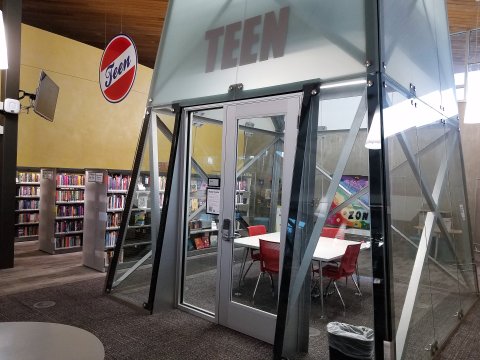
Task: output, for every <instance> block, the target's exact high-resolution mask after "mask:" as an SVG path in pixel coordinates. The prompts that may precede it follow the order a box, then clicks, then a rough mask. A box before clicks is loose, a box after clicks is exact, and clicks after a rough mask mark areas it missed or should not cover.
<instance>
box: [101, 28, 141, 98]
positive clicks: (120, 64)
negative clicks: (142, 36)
mask: <svg viewBox="0 0 480 360" xmlns="http://www.w3.org/2000/svg"><path fill="white" fill-rule="evenodd" d="M137 65H138V56H137V48H136V46H135V44H134V42H133V40H132V39H131V38H130V37H129V36H128V35H125V34H120V35H117V36H115V37H114V38H113V39H112V40H110V42H109V43H108V45H107V47H106V48H105V50H104V52H103V55H102V59H101V61H100V69H99V81H100V90H101V91H102V95H103V97H104V98H105V99H106V100H107V101H109V102H111V103H118V102H120V101H122V100H123V99H125V98H126V97H127V95H128V93H129V92H130V90H131V89H132V86H133V82H134V81H135V75H136V73H137Z"/></svg>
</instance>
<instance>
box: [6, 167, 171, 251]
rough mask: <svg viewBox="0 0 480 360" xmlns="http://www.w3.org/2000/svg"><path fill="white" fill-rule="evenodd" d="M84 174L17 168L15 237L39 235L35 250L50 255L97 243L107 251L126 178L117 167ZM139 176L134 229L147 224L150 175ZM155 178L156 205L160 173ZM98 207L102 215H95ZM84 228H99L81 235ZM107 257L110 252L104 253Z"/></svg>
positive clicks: (122, 203)
mask: <svg viewBox="0 0 480 360" xmlns="http://www.w3.org/2000/svg"><path fill="white" fill-rule="evenodd" d="M90 173H92V171H90ZM88 174H89V171H88V170H87V171H86V172H84V171H82V170H74V169H66V170H62V169H19V170H18V171H17V177H16V183H17V194H18V196H17V199H16V209H15V214H16V225H15V228H16V239H15V240H16V241H25V240H36V239H38V240H39V247H40V250H43V251H45V252H48V253H50V254H56V253H64V252H69V251H81V250H82V247H84V245H85V242H93V243H96V244H97V246H96V247H97V248H98V243H101V247H103V248H104V251H105V252H109V251H112V249H113V247H114V246H115V243H116V241H117V239H118V237H119V230H120V225H121V221H122V215H123V210H124V207H125V203H126V197H127V192H128V187H129V184H130V181H131V177H130V174H129V172H127V171H116V170H115V171H109V170H103V171H100V170H98V171H95V172H94V174H96V175H97V177H96V178H93V177H91V176H88ZM100 174H101V176H98V175H100ZM139 180H140V181H139V182H141V185H139V186H140V187H141V189H142V190H141V191H139V193H138V194H135V195H136V197H135V199H134V202H133V206H132V208H133V209H132V215H131V217H130V222H129V225H128V226H129V227H130V226H131V227H132V228H135V229H139V228H142V227H148V226H150V225H149V223H150V214H149V206H150V200H149V190H148V186H149V177H148V175H142V176H141V177H139ZM159 180H160V185H161V188H160V194H159V200H160V204H161V203H162V202H163V192H164V186H165V177H164V176H160V177H159ZM92 209H97V210H92ZM98 209H100V212H103V214H104V215H100V216H99V214H95V213H94V212H95V211H98ZM89 211H90V213H89ZM97 222H100V223H102V224H101V226H99V225H98V223H97ZM89 228H95V229H97V228H100V229H101V230H102V231H100V233H95V234H94V235H93V236H88V237H86V236H85V234H86V232H88V229H89ZM109 257H111V254H108V256H107V255H105V258H106V259H107V258H109Z"/></svg>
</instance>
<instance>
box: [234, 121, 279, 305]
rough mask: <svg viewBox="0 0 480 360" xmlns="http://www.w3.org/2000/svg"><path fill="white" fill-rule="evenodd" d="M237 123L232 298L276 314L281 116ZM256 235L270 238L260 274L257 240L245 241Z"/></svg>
mask: <svg viewBox="0 0 480 360" xmlns="http://www.w3.org/2000/svg"><path fill="white" fill-rule="evenodd" d="M237 126H238V138H237V158H236V171H237V178H236V190H235V219H236V221H235V231H236V232H237V233H238V235H239V236H240V239H237V240H236V242H237V244H236V247H235V248H234V250H233V255H234V256H233V258H234V262H233V263H232V276H233V284H232V285H233V286H232V301H235V302H239V303H242V304H245V305H247V306H251V307H254V308H257V309H261V310H263V311H266V312H269V313H273V314H276V312H277V289H278V287H277V285H278V261H279V257H280V253H279V244H278V242H279V241H280V233H279V232H280V225H281V224H280V222H281V221H280V220H281V218H280V216H281V215H280V209H281V206H282V178H281V176H282V163H283V154H284V148H283V134H284V131H285V116H284V115H276V116H266V117H258V118H249V119H238V120H237ZM275 194H276V196H275ZM266 234H268V235H266ZM257 235H262V236H265V237H264V239H266V240H268V239H272V242H271V243H272V247H274V249H272V252H273V254H274V255H275V254H276V255H275V256H276V259H272V264H273V265H272V266H273V267H272V268H271V269H270V271H265V273H264V274H263V276H262V273H261V269H260V261H259V257H260V250H259V246H260V245H259V243H258V244H257V243H255V246H254V247H251V246H250V245H251V244H250V243H249V241H250V240H251V238H250V237H251V236H257ZM243 238H248V239H245V240H244V239H243ZM260 238H262V237H261V236H260V237H259V239H260ZM259 239H257V241H258V240H259ZM242 241H246V242H247V243H248V244H249V246H250V247H247V246H245V245H242V244H241V242H242ZM275 264H276V265H275ZM267 265H269V264H267Z"/></svg>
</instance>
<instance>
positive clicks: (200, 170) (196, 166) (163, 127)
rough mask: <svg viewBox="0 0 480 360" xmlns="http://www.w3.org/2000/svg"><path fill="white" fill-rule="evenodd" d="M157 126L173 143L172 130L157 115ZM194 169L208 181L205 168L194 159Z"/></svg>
mask: <svg viewBox="0 0 480 360" xmlns="http://www.w3.org/2000/svg"><path fill="white" fill-rule="evenodd" d="M157 126H158V129H159V130H160V131H161V132H162V134H163V135H165V137H166V138H167V140H168V141H170V142H172V138H173V134H172V132H171V131H170V129H169V128H168V127H167V126H166V125H165V123H164V122H163V121H162V119H160V117H159V116H158V115H157ZM191 160H192V167H193V168H194V169H195V171H196V172H197V173H198V175H200V177H201V178H202V179H203V180H205V181H207V179H208V175H207V173H206V172H205V171H204V170H203V168H202V167H201V166H200V164H199V163H198V162H197V161H196V160H195V159H194V158H193V157H192V159H191Z"/></svg>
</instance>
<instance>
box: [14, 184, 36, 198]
mask: <svg viewBox="0 0 480 360" xmlns="http://www.w3.org/2000/svg"><path fill="white" fill-rule="evenodd" d="M17 196H40V187H39V186H27V185H21V186H19V187H18V189H17Z"/></svg>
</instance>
